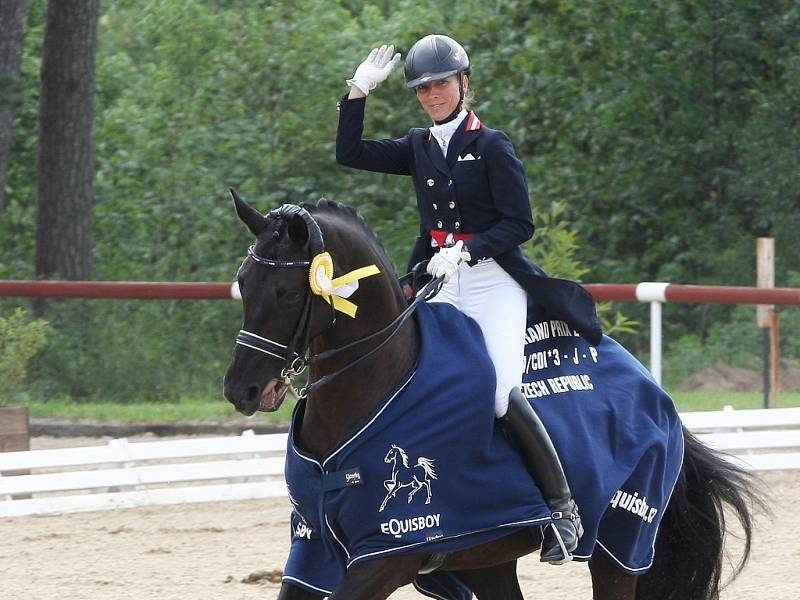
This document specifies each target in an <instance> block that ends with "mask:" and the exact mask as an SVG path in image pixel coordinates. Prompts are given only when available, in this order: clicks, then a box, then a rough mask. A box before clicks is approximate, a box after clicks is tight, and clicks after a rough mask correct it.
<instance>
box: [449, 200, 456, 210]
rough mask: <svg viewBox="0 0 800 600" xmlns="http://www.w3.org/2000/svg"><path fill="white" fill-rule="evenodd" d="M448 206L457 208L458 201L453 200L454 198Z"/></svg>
mask: <svg viewBox="0 0 800 600" xmlns="http://www.w3.org/2000/svg"><path fill="white" fill-rule="evenodd" d="M448 206H449V207H450V208H455V207H456V203H455V202H453V201H452V200H450V204H449V205H448Z"/></svg>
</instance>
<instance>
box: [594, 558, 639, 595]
mask: <svg viewBox="0 0 800 600" xmlns="http://www.w3.org/2000/svg"><path fill="white" fill-rule="evenodd" d="M589 571H590V572H591V574H592V590H593V591H594V596H593V598H594V600H635V598H636V575H631V574H629V573H626V572H624V571H623V570H621V569H620V568H619V567H618V566H617V564H616V563H615V562H613V561H612V560H611V558H609V556H608V555H607V554H606V553H605V552H603V551H602V550H601V549H599V548H598V549H597V550H596V551H595V552H594V554H593V555H592V558H590V559H589Z"/></svg>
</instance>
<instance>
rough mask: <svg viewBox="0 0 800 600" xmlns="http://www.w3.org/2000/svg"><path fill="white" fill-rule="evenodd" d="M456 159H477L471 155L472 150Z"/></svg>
mask: <svg viewBox="0 0 800 600" xmlns="http://www.w3.org/2000/svg"><path fill="white" fill-rule="evenodd" d="M478 158H480V157H478ZM458 160H459V161H462V160H477V159H476V158H475V157H474V156H472V152H467V153H466V154H465V155H464V156H459V157H458Z"/></svg>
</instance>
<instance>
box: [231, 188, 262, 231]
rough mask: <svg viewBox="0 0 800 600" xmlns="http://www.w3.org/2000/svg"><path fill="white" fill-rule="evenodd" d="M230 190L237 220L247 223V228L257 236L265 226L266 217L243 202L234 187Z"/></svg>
mask: <svg viewBox="0 0 800 600" xmlns="http://www.w3.org/2000/svg"><path fill="white" fill-rule="evenodd" d="M230 192H231V197H232V198H233V204H234V206H235V207H236V214H237V215H238V216H239V220H241V222H242V223H244V224H245V225H247V228H248V229H249V230H250V232H251V233H252V234H253V235H254V236H256V237H258V236H259V234H260V233H261V232H263V231H264V229H265V228H266V227H267V217H265V216H264V215H262V214H261V213H260V212H258V211H257V210H256V209H255V208H253V207H252V206H250V205H249V204H248V203H247V202H245V201H244V200H243V199H242V198H241V197H240V196H239V194H237V193H236V190H235V189H233V188H230Z"/></svg>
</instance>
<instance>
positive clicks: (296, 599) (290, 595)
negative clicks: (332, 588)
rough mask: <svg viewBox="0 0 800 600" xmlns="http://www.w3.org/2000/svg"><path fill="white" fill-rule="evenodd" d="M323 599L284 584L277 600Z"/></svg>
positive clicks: (317, 595)
mask: <svg viewBox="0 0 800 600" xmlns="http://www.w3.org/2000/svg"><path fill="white" fill-rule="evenodd" d="M324 597H325V596H320V595H319V594H312V593H311V592H307V591H306V590H304V589H303V588H299V587H297V586H295V585H289V584H286V583H284V584H282V585H281V591H280V592H279V593H278V600H322V598H324Z"/></svg>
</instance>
